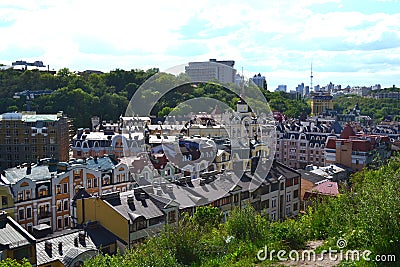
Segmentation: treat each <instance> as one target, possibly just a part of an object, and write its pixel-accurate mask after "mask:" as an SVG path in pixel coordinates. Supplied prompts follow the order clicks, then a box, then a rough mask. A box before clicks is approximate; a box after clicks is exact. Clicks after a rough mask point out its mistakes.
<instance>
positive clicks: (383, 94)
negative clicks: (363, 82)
mask: <svg viewBox="0 0 400 267" xmlns="http://www.w3.org/2000/svg"><path fill="white" fill-rule="evenodd" d="M374 98H375V99H383V98H392V99H397V100H400V92H379V93H375V94H374Z"/></svg>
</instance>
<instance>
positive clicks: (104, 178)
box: [103, 172, 148, 185]
mask: <svg viewBox="0 0 400 267" xmlns="http://www.w3.org/2000/svg"><path fill="white" fill-rule="evenodd" d="M145 174H147V175H148V173H147V172H145ZM108 184H110V176H108V175H106V176H104V177H103V185H108Z"/></svg>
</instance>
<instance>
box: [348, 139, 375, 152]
mask: <svg viewBox="0 0 400 267" xmlns="http://www.w3.org/2000/svg"><path fill="white" fill-rule="evenodd" d="M351 144H352V149H353V151H362V152H368V151H371V150H372V149H373V147H372V144H371V142H370V141H369V140H351Z"/></svg>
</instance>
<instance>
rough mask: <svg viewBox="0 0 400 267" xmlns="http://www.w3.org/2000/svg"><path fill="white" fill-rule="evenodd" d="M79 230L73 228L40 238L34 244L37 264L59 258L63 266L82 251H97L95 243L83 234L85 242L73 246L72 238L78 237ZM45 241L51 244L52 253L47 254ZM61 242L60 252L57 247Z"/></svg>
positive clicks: (68, 263) (67, 264)
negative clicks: (53, 235) (69, 230)
mask: <svg viewBox="0 0 400 267" xmlns="http://www.w3.org/2000/svg"><path fill="white" fill-rule="evenodd" d="M78 235H79V230H73V231H71V232H67V234H63V235H60V236H55V237H50V238H45V239H41V240H40V241H39V242H37V244H36V256H37V264H38V266H40V265H43V264H46V263H50V262H53V261H57V260H59V261H60V262H61V263H63V264H64V265H65V266H69V265H70V264H71V263H72V262H73V260H74V259H76V257H78V256H79V255H81V254H82V253H85V252H88V251H92V252H93V253H94V252H95V251H97V249H96V245H95V244H94V242H93V241H92V239H91V238H90V237H89V236H85V244H84V245H83V244H82V243H80V242H78V246H77V247H75V245H74V239H75V238H76V237H78ZM46 241H49V242H51V244H52V253H51V255H49V254H48V253H47V252H46V250H45V243H46ZM60 242H61V243H62V252H61V253H60V251H59V249H58V244H59V243H60Z"/></svg>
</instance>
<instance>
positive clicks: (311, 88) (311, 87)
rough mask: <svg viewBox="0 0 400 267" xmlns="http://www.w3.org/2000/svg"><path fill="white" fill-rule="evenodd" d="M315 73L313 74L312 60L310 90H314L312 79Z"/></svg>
mask: <svg viewBox="0 0 400 267" xmlns="http://www.w3.org/2000/svg"><path fill="white" fill-rule="evenodd" d="M313 77H314V76H313V74H312V62H311V75H310V91H314V88H313V85H312V79H313Z"/></svg>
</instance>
